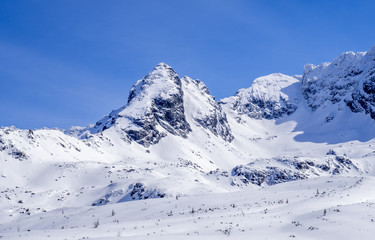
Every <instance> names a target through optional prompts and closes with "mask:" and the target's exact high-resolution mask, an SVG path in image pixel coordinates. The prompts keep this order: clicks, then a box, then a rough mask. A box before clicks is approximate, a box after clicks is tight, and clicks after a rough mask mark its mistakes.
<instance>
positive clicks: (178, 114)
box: [91, 63, 191, 147]
mask: <svg viewBox="0 0 375 240" xmlns="http://www.w3.org/2000/svg"><path fill="white" fill-rule="evenodd" d="M112 126H116V127H117V128H118V129H120V130H121V131H123V132H125V133H126V135H127V136H128V137H129V139H130V140H133V141H135V142H137V143H139V144H142V145H144V146H146V147H148V146H150V145H151V144H156V143H158V142H159V140H160V139H161V138H163V137H165V136H166V134H167V133H170V134H173V135H177V136H181V137H183V138H187V135H188V133H189V132H190V131H191V128H190V125H189V123H188V122H187V121H186V118H185V109H184V104H183V91H182V86H181V80H180V78H179V77H178V75H177V73H176V72H175V71H174V70H173V69H172V68H171V67H170V66H168V65H167V64H165V63H160V64H159V65H157V66H156V67H155V68H154V69H153V70H152V71H151V72H150V73H149V74H147V75H146V76H145V77H144V78H143V79H141V80H139V81H137V82H136V84H135V85H134V86H133V87H132V89H131V90H130V93H129V97H128V103H127V105H126V106H124V107H122V108H120V109H118V110H116V111H113V112H112V113H111V114H109V115H108V116H106V117H104V118H103V119H102V120H100V121H98V122H97V123H96V124H95V126H94V127H93V128H91V133H97V132H101V131H104V130H106V129H108V128H111V127H112ZM160 127H161V128H160ZM160 129H163V130H160Z"/></svg>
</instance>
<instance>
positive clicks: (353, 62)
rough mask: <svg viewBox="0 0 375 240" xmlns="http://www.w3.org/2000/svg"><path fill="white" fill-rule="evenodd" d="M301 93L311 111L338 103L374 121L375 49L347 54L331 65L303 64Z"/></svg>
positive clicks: (341, 106)
mask: <svg viewBox="0 0 375 240" xmlns="http://www.w3.org/2000/svg"><path fill="white" fill-rule="evenodd" d="M302 91H303V96H304V98H305V99H306V102H307V104H308V106H309V107H310V108H311V109H312V110H313V111H315V110H317V109H318V108H321V107H323V108H324V107H326V106H327V105H328V104H337V106H338V108H339V110H340V109H342V108H343V107H345V105H346V106H348V107H349V108H350V110H351V111H352V112H364V113H366V114H370V116H371V118H373V119H375V111H374V107H375V47H373V48H372V49H370V51H368V52H367V53H366V52H359V53H354V52H347V53H343V54H342V55H340V56H339V57H338V58H336V59H335V60H334V61H333V62H331V63H323V64H321V65H318V66H314V65H311V64H310V65H306V66H305V72H304V75H303V78H302Z"/></svg>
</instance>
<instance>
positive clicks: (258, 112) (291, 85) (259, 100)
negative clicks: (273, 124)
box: [221, 73, 300, 119]
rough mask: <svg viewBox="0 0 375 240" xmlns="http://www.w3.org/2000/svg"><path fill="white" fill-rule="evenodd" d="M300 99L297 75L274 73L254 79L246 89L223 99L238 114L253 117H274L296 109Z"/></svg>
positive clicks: (288, 113) (287, 113) (279, 116)
mask: <svg viewBox="0 0 375 240" xmlns="http://www.w3.org/2000/svg"><path fill="white" fill-rule="evenodd" d="M299 101H300V82H299V79H298V77H292V76H288V75H284V74H281V73H274V74H270V75H267V76H264V77H260V78H257V79H255V80H254V82H253V84H252V85H251V86H250V87H249V88H247V89H240V90H239V91H238V92H237V94H236V95H235V96H233V97H230V98H226V99H223V100H222V101H221V102H222V103H223V104H230V106H231V108H232V109H233V110H234V111H235V112H236V113H238V114H239V115H242V114H246V115H248V116H249V117H251V118H255V119H263V118H265V119H276V118H281V117H284V116H286V115H290V114H292V113H293V112H295V111H296V109H297V107H298V103H299Z"/></svg>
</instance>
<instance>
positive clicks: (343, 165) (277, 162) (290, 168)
mask: <svg viewBox="0 0 375 240" xmlns="http://www.w3.org/2000/svg"><path fill="white" fill-rule="evenodd" d="M325 158H326V160H325V162H324V163H322V162H319V161H316V160H314V159H300V158H296V157H295V158H272V159H260V160H257V161H255V162H252V163H250V164H248V165H239V166H236V167H235V168H233V169H232V176H238V177H240V180H241V181H242V182H243V183H244V184H249V183H251V184H255V185H258V186H261V185H264V184H266V185H274V184H278V183H283V182H289V181H295V180H300V179H306V178H308V177H311V176H322V175H327V176H329V175H337V174H344V173H350V172H357V173H360V170H359V168H358V167H357V166H356V165H354V164H353V162H352V161H351V160H350V159H349V158H347V157H345V156H335V155H329V156H326V157H325Z"/></svg>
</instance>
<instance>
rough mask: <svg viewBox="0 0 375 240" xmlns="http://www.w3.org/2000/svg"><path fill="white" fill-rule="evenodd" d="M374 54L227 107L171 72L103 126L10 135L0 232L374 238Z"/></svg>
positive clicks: (0, 188) (260, 85)
mask: <svg viewBox="0 0 375 240" xmlns="http://www.w3.org/2000/svg"><path fill="white" fill-rule="evenodd" d="M374 56H375V48H373V49H371V50H370V51H369V52H367V53H351V52H349V53H345V54H343V55H341V56H340V57H339V58H337V59H336V60H334V61H333V62H332V63H324V64H321V65H319V66H312V65H308V66H306V67H305V72H304V74H303V76H297V75H296V76H287V75H284V74H280V73H277V74H270V75H267V76H264V77H260V78H257V79H256V80H255V81H254V83H253V84H252V85H251V86H250V87H249V88H247V89H241V90H239V91H238V92H237V94H236V95H235V96H232V97H228V98H225V99H222V100H220V101H216V100H215V98H214V97H213V96H212V95H211V94H210V92H209V90H208V88H207V87H206V86H205V84H204V83H203V82H202V81H200V80H194V79H191V78H189V77H183V78H180V77H179V76H178V74H177V73H176V72H175V71H174V70H173V69H172V68H171V67H170V66H168V65H167V64H165V63H161V64H159V65H157V66H156V67H155V68H154V69H153V70H152V71H151V72H150V73H149V74H147V75H146V76H145V77H144V78H143V79H141V80H139V81H137V82H136V83H135V85H134V86H133V88H132V89H131V90H130V94H129V99H128V102H127V103H126V104H125V105H124V106H123V107H120V108H119V109H118V110H114V111H112V112H111V113H110V114H108V115H107V116H105V117H103V118H102V119H101V120H99V121H98V122H97V123H96V124H94V125H91V126H88V127H85V128H83V127H73V128H71V129H69V130H66V131H64V130H59V129H38V130H21V129H17V128H15V127H2V128H0V165H1V168H0V236H1V237H2V238H4V239H46V238H49V239H87V238H90V239H92V238H93V239H111V238H113V239H117V238H120V239H121V238H129V239H145V238H148V237H152V238H160V239H179V238H180V239H184V238H206V239H220V238H227V237H234V238H235V239H249V238H250V237H253V238H254V239H286V238H288V239H289V238H297V239H338V238H340V239H353V238H354V237H361V238H362V239H372V238H371V236H373V235H374V234H375V230H374V229H375V227H374V226H375V225H374V213H375V211H374V209H373V207H374V197H375V195H374V190H372V187H371V186H373V184H374V183H375V182H374V181H375V180H374V176H375V164H374V158H375V151H374V148H373V146H374V145H375V121H374V119H375V117H374V114H373V113H374V112H375V111H373V109H375V108H374V107H375V100H374V99H375V88H374V86H375V61H374V59H375V57H374ZM112 210H113V211H112ZM95 225H97V226H95Z"/></svg>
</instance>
